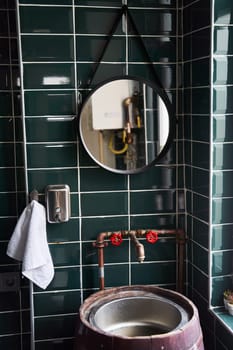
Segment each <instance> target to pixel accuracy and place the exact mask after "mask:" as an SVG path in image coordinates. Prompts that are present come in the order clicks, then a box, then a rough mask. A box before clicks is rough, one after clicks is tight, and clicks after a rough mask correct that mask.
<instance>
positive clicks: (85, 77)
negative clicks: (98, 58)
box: [77, 62, 126, 88]
mask: <svg viewBox="0 0 233 350" xmlns="http://www.w3.org/2000/svg"><path fill="white" fill-rule="evenodd" d="M94 69H95V64H93V63H78V64H77V75H78V84H79V88H86V87H89V86H91V87H95V86H96V85H98V84H100V83H102V82H103V81H104V80H106V79H110V78H115V77H116V76H122V75H125V74H126V66H125V64H121V63H115V64H112V63H109V64H107V63H102V62H101V63H100V65H99V66H98V69H97V71H96V72H95V75H93V72H94ZM92 79H93V81H92V83H91V85H90V81H91V80H92Z"/></svg>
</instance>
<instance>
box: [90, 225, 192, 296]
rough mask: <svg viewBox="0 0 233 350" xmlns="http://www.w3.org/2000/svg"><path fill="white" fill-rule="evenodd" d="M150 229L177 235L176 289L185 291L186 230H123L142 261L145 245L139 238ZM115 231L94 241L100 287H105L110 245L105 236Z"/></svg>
mask: <svg viewBox="0 0 233 350" xmlns="http://www.w3.org/2000/svg"><path fill="white" fill-rule="evenodd" d="M148 231H156V232H157V233H158V235H163V234H175V235H176V244H177V250H176V290H177V291H178V292H180V293H183V292H184V274H185V264H184V258H185V243H186V240H187V239H186V235H185V232H184V230H182V229H177V230H156V229H142V230H130V231H121V232H120V233H121V234H122V237H130V238H131V240H132V241H133V242H134V243H135V246H136V250H137V255H138V257H139V261H140V262H142V261H143V260H144V258H145V254H144V246H143V245H142V244H141V243H140V242H139V241H138V239H137V238H140V237H143V236H144V235H145V234H146V233H147V232H148ZM112 234H113V232H101V233H100V234H99V235H98V237H97V240H96V242H94V243H93V246H94V247H96V248H98V267H99V283H100V289H101V290H103V289H104V249H103V248H104V247H106V246H107V245H108V243H107V242H106V241H105V238H109V237H110V236H111V235H112Z"/></svg>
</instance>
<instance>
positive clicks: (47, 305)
mask: <svg viewBox="0 0 233 350" xmlns="http://www.w3.org/2000/svg"><path fill="white" fill-rule="evenodd" d="M79 307H80V292H79V291H71V292H70V291H69V292H57V293H42V294H36V295H35V296H34V310H35V316H46V315H56V314H68V313H76V312H77V310H78V309H79Z"/></svg>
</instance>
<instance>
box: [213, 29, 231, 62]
mask: <svg viewBox="0 0 233 350" xmlns="http://www.w3.org/2000/svg"><path fill="white" fill-rule="evenodd" d="M232 37H233V28H232V27H231V26H219V27H215V29H214V53H215V54H218V55H224V54H227V55H231V54H232V53H233V42H232Z"/></svg>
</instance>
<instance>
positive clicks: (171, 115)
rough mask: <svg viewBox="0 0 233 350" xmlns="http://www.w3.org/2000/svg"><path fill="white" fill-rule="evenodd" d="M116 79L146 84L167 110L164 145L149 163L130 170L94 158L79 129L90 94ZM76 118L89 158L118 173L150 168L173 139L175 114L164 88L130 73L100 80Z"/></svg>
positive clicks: (134, 172) (130, 172) (163, 153)
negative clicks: (167, 126)
mask: <svg viewBox="0 0 233 350" xmlns="http://www.w3.org/2000/svg"><path fill="white" fill-rule="evenodd" d="M116 80H136V81H139V82H142V83H145V84H147V85H148V86H149V87H151V88H152V89H153V90H154V91H156V92H157V94H158V95H159V96H160V97H161V99H162V101H163V102H164V104H165V106H166V108H167V111H168V119H169V130H168V137H167V141H166V143H165V145H164V147H163V148H162V150H161V151H160V152H159V153H158V155H157V157H156V158H155V159H154V160H153V161H151V162H150V163H148V164H146V165H145V166H143V167H140V168H135V169H131V170H121V169H115V168H111V167H108V166H106V165H105V164H103V163H101V162H100V161H98V160H97V159H96V158H94V156H93V155H92V153H91V152H90V151H89V149H88V147H87V145H86V142H85V140H84V137H83V133H82V129H81V122H82V111H83V109H84V108H85V105H86V103H87V102H88V101H89V99H90V98H91V96H92V95H93V94H94V93H95V92H96V91H97V90H98V89H100V88H101V87H102V86H104V85H105V84H108V83H110V82H112V81H116ZM78 118H79V134H80V138H81V141H82V144H83V146H84V149H85V150H86V152H87V153H88V155H89V156H90V157H91V159H92V160H93V161H94V162H95V163H97V164H98V165H100V166H101V167H102V168H104V169H106V170H109V171H111V172H114V173H118V174H125V175H128V174H138V173H141V172H144V171H145V170H147V169H149V168H151V167H152V166H154V165H156V164H157V163H158V162H159V161H160V160H161V159H162V158H163V157H164V156H165V154H166V153H167V152H168V150H169V148H170V146H171V144H172V142H173V140H174V135H175V125H176V118H175V115H174V113H173V108H172V104H171V102H170V100H169V98H168V96H167V94H166V92H165V91H164V89H163V88H162V87H161V86H159V85H158V84H156V83H155V82H152V81H149V80H148V79H144V78H142V77H138V76H130V75H123V76H116V77H114V78H109V79H106V80H104V81H102V82H101V83H99V84H97V85H96V86H95V87H94V88H93V90H92V91H91V92H90V93H89V94H87V96H86V97H85V99H84V100H83V102H82V103H81V106H80V112H79V113H78Z"/></svg>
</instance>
